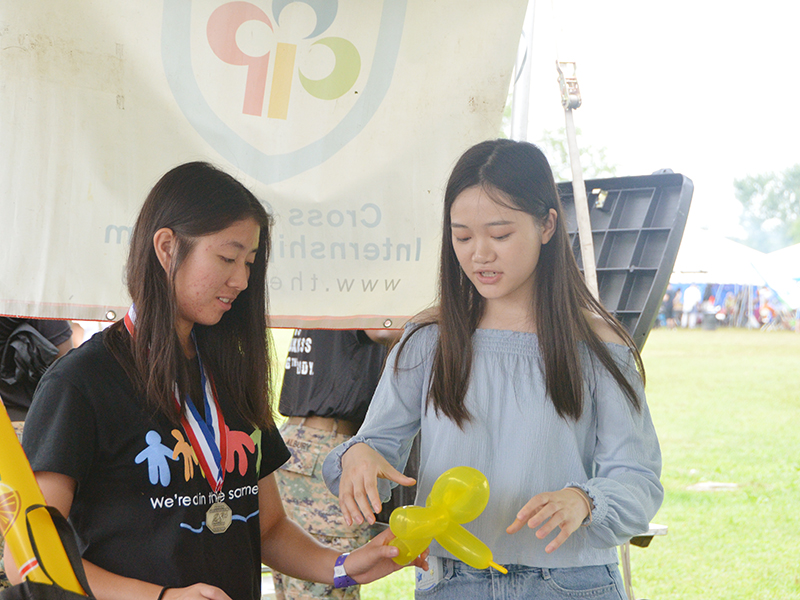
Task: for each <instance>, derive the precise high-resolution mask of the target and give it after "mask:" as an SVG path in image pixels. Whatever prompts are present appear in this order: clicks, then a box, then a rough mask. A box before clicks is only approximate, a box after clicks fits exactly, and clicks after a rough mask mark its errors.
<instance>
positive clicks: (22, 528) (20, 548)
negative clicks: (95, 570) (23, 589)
mask: <svg viewBox="0 0 800 600" xmlns="http://www.w3.org/2000/svg"><path fill="white" fill-rule="evenodd" d="M44 503H45V502H44V497H43V496H42V492H41V490H40V489H39V486H38V485H37V484H36V479H35V478H34V476H33V471H31V466H30V464H29V463H28V459H27V458H26V457H25V453H24V452H23V451H22V446H20V444H19V440H18V439H17V434H16V432H15V431H14V427H13V426H12V425H11V419H9V418H8V413H7V412H6V410H5V408H2V409H0V533H2V534H3V537H4V538H5V539H6V544H7V545H8V548H9V550H11V555H12V556H13V557H14V560H15V561H16V563H17V568H18V569H19V571H20V575H21V576H22V577H23V578H24V579H28V580H29V581H35V582H37V583H45V584H51V583H53V582H51V581H50V579H48V577H47V576H46V575H45V574H44V572H43V571H42V569H41V567H40V566H39V563H38V561H37V560H36V557H35V556H34V554H33V548H32V546H31V541H30V539H29V538H28V529H27V527H26V525H25V511H26V509H27V508H28V507H29V506H34V505H36V504H44ZM28 521H29V522H30V524H31V530H32V531H33V534H34V536H35V538H36V543H37V547H38V549H39V556H41V558H42V561H43V562H44V563H45V564H46V565H47V572H48V573H49V574H50V576H51V577H52V578H53V580H54V581H55V583H57V584H58V585H60V586H61V587H62V588H64V589H65V590H69V591H71V592H75V593H76V594H83V595H84V596H85V595H86V592H85V591H84V590H83V588H82V587H81V584H80V583H78V579H77V577H75V571H73V569H72V565H71V564H70V562H69V558H67V553H66V551H65V550H64V546H63V544H62V543H61V538H60V537H58V532H57V531H56V528H55V525H53V520H52V519H51V518H50V515H49V514H47V512H46V511H45V510H36V511H32V512H31V513H30V514H29V515H28Z"/></svg>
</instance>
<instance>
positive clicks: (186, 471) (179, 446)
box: [172, 429, 200, 481]
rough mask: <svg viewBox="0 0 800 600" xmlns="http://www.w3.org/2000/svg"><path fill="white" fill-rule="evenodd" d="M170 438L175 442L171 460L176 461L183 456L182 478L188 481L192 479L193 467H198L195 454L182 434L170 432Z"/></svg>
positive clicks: (177, 431) (174, 430) (175, 431)
mask: <svg viewBox="0 0 800 600" xmlns="http://www.w3.org/2000/svg"><path fill="white" fill-rule="evenodd" d="M172 437H174V438H175V439H176V440H177V443H176V444H175V449H174V450H173V451H172V460H178V457H180V456H183V478H184V480H185V481H189V480H190V479H191V478H192V477H194V466H195V465H199V464H200V462H199V461H198V460H197V454H195V453H194V448H192V445H191V444H189V443H188V442H187V441H186V440H185V439H183V434H182V433H181V432H180V431H179V430H177V429H173V430H172Z"/></svg>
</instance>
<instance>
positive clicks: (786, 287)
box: [753, 244, 800, 309]
mask: <svg viewBox="0 0 800 600" xmlns="http://www.w3.org/2000/svg"><path fill="white" fill-rule="evenodd" d="M753 265H754V267H755V268H756V269H757V270H758V272H759V273H760V274H761V275H762V276H763V277H764V279H766V280H767V285H769V287H771V288H772V289H773V290H775V292H776V293H777V294H778V296H779V297H780V299H781V300H782V301H783V303H784V304H787V305H788V306H790V307H791V308H793V309H800V244H795V245H794V246H789V247H788V248H783V249H782V250H776V251H775V252H770V253H769V254H765V255H763V256H761V257H760V258H759V259H758V260H756V261H755V262H754V263H753Z"/></svg>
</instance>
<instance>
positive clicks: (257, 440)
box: [250, 429, 261, 473]
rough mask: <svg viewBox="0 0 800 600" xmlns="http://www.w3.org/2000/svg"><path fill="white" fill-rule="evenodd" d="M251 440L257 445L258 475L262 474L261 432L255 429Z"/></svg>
mask: <svg viewBox="0 0 800 600" xmlns="http://www.w3.org/2000/svg"><path fill="white" fill-rule="evenodd" d="M250 439H251V440H253V443H254V444H255V445H256V449H257V450H258V452H257V453H256V473H261V430H260V429H255V430H254V431H253V433H251V434H250Z"/></svg>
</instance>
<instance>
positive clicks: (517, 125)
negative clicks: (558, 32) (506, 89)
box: [511, 0, 536, 142]
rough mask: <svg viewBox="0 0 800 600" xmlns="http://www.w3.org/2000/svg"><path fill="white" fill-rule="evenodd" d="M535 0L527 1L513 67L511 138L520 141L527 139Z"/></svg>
mask: <svg viewBox="0 0 800 600" xmlns="http://www.w3.org/2000/svg"><path fill="white" fill-rule="evenodd" d="M535 5H536V2H535V0H530V1H529V2H528V9H527V12H526V13H525V22H524V23H523V25H522V37H521V38H520V41H519V49H518V50H517V63H516V66H515V67H514V91H513V93H512V96H511V139H512V140H517V141H520V142H524V141H527V139H528V109H529V107H530V103H531V62H532V61H531V59H532V58H533V17H534V11H535Z"/></svg>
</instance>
